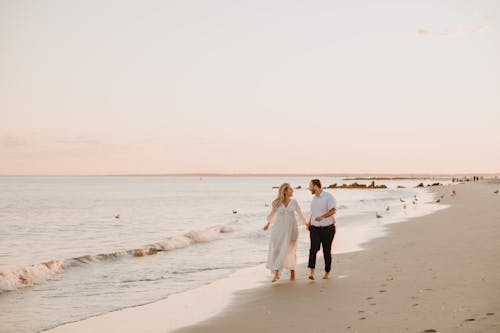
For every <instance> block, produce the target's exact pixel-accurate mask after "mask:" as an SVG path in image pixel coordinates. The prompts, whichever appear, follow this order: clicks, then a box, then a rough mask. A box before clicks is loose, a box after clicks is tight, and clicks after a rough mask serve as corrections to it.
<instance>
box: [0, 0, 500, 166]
mask: <svg viewBox="0 0 500 333" xmlns="http://www.w3.org/2000/svg"><path fill="white" fill-rule="evenodd" d="M0 22H2V27H1V29H0V49H1V50H2V52H0V73H2V75H1V76H0V161H1V162H0V175H9V174H130V173H140V174H147V173H308V174H313V173H468V172H477V173H495V172H500V167H499V165H500V153H499V151H500V149H499V148H500V147H499V142H500V131H499V130H498V124H500V112H499V110H500V94H499V92H500V60H499V59H500V33H499V29H500V24H499V23H500V6H499V5H498V4H496V3H494V2H490V1H440V2H439V3H436V2H435V1H430V0H429V1H418V2H413V3H410V2H408V3H404V4H403V3H401V2H400V1H381V2H377V3H376V4H375V3H371V4H363V5H361V4H349V3H345V2H340V1H339V2H337V1H332V2H327V3H324V2H307V3H290V2H285V1H276V2H272V3H270V2H267V1H266V2H264V1H262V2H261V1H253V2H249V3H246V4H244V3H235V2H233V1H214V2H210V3H207V2H202V1H181V2H163V1H145V2H141V3H137V2H133V1H123V2H120V7H116V3H115V2H108V1H99V2H97V1H81V2H78V1H77V2H72V3H71V4H70V3H68V2H66V1H62V0H60V1H50V2H48V3H43V4H41V3H39V2H36V1H13V0H12V1H2V2H0Z"/></svg>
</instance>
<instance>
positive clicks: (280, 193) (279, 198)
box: [273, 183, 290, 208]
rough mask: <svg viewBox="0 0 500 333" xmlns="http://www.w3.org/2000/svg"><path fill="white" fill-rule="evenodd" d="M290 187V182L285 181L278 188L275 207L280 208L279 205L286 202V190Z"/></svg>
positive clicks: (274, 202)
mask: <svg viewBox="0 0 500 333" xmlns="http://www.w3.org/2000/svg"><path fill="white" fill-rule="evenodd" d="M289 187H290V184H288V183H283V184H282V185H281V186H280V189H279V190H278V196H277V197H276V199H274V201H273V207H274V208H278V207H279V206H281V204H283V203H284V202H285V199H286V190H287V189H288V188H289Z"/></svg>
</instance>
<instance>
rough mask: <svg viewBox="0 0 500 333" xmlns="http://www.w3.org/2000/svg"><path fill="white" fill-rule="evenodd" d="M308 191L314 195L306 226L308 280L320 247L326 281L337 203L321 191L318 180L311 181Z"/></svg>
mask: <svg viewBox="0 0 500 333" xmlns="http://www.w3.org/2000/svg"><path fill="white" fill-rule="evenodd" d="M309 190H310V191H311V193H312V194H313V195H314V197H313V198H312V200H311V217H310V219H309V223H308V225H307V226H308V229H309V236H310V239H311V248H310V250H309V264H308V267H309V268H310V269H311V274H310V275H309V279H311V280H314V268H315V267H316V254H317V253H318V251H319V248H320V246H321V247H323V257H324V259H325V275H324V276H323V279H328V278H330V270H331V268H332V243H333V237H334V236H335V212H336V211H337V210H336V207H337V203H336V201H335V198H334V197H333V195H331V194H330V193H328V192H325V191H323V189H322V187H321V181H320V180H319V179H313V180H311V182H310V183H309Z"/></svg>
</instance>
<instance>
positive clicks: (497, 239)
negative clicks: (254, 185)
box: [177, 183, 500, 333]
mask: <svg viewBox="0 0 500 333" xmlns="http://www.w3.org/2000/svg"><path fill="white" fill-rule="evenodd" d="M499 187H500V184H492V183H473V184H461V185H457V186H455V189H456V191H457V195H456V196H455V197H451V196H450V187H440V188H438V189H436V191H438V193H439V194H440V195H441V194H444V195H445V197H444V199H443V200H442V201H441V202H442V203H444V204H450V205H451V207H450V208H448V209H446V210H442V211H439V212H437V213H435V214H432V215H428V216H425V217H421V218H415V219H413V220H411V221H409V222H407V223H399V224H393V225H391V226H390V228H389V230H390V233H389V235H388V236H387V237H384V238H380V239H376V240H374V241H371V242H370V243H369V244H367V249H366V251H361V252H356V253H348V254H342V255H338V256H335V259H334V260H335V264H334V274H333V278H332V279H330V280H321V279H319V280H315V281H311V282H310V281H309V280H307V279H306V278H305V276H306V271H305V267H303V269H302V271H301V272H300V271H299V272H298V277H299V279H298V280H297V281H295V282H293V283H291V282H289V281H280V282H279V283H277V284H271V283H270V284H269V285H268V286H267V287H263V288H258V289H253V290H246V291H243V292H240V293H239V295H238V296H237V298H236V300H235V301H234V302H233V303H232V304H231V305H230V306H229V307H228V308H227V309H226V310H225V311H224V312H223V313H221V314H219V315H217V316H216V317H214V318H212V319H210V320H207V321H204V322H201V323H199V324H197V325H194V326H191V327H187V328H184V329H181V330H179V331H177V332H178V333H181V332H182V333H188V332H217V333H220V332H251V333H255V332H500V194H494V193H493V191H494V190H496V189H497V188H499ZM339 221H341V219H339ZM336 237H342V229H341V226H340V225H339V226H338V234H337V235H336ZM319 263H320V265H319V266H320V267H321V266H322V265H321V263H322V259H320V260H319ZM320 273H321V272H317V275H318V277H319V276H320Z"/></svg>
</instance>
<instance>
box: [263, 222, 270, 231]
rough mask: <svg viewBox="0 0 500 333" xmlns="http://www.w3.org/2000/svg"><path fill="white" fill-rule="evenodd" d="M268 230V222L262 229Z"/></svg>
mask: <svg viewBox="0 0 500 333" xmlns="http://www.w3.org/2000/svg"><path fill="white" fill-rule="evenodd" d="M267 230H269V223H268V224H266V225H265V226H264V231H267Z"/></svg>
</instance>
